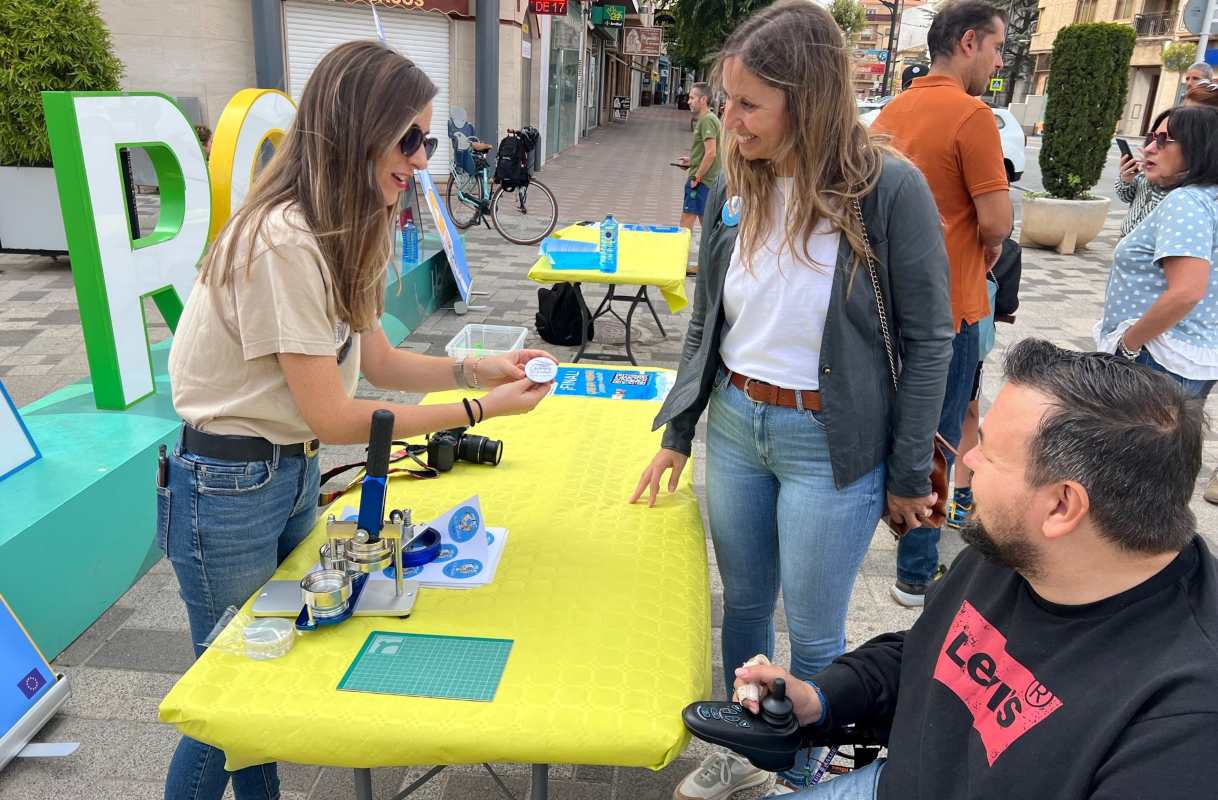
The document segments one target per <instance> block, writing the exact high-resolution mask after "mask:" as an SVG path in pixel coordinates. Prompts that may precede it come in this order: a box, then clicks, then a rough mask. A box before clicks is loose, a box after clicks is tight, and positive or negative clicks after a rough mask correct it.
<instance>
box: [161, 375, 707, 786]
mask: <svg viewBox="0 0 1218 800" xmlns="http://www.w3.org/2000/svg"><path fill="white" fill-rule="evenodd" d="M455 397H456V395H455V393H450V394H442V395H437V396H433V397H431V398H429V401H430V402H444V401H449V402H451V401H452V400H453V399H455ZM655 412H656V405H655V404H654V403H651V402H643V401H614V400H603V399H586V398H565V397H549V398H546V399H545V400H544V401H542V403H541V405H540V406H539V407H538V408H537V410H536V411H534V412H533V413H532V414H528V415H525V416H518V417H506V418H499V419H494V420H489V421H487V422H485V423H483V424H481V425H479V426H478V428H477V432H478V433H479V434H483V435H487V436H491V437H493V438H497V439H503V440H504V455H503V462H502V463H501V464H500V466H498V467H487V466H482V465H473V464H465V463H463V462H458V465H457V467H456V468H455V469H454V470H453V471H452V472H450V473H448V474H446V475H444V476H442V477H440V478H438V479H435V480H415V479H410V478H395V479H393V480H392V481H391V484H390V491H389V507H390V508H400V507H409V508H411V509H412V510H413V512H414V519H415V520H417V521H425V520H427V519H430V518H432V517H433V516H435V515H438V514H440V513H442V512H443V511H444V510H446V509H447V508H449V507H451V506H453V505H454V504H456V503H457V502H459V501H461V500H463V499H465V498H466V497H468V496H470V495H472V494H478V495H480V497H481V501H482V508H483V511H484V513H485V515H486V519H487V524H488V525H491V526H501V527H507V528H508V529H509V530H510V534H509V537H508V543H507V546H506V548H505V550H504V553H503V558H502V561H501V562H500V564H499V568H498V572H497V574H496V576H495V579H494V582H493V583H492V584H490V585H488V586H485V587H482V588H475V589H464V590H462V589H451V590H443V589H429V588H424V589H422V590H421V591H420V595H419V598H418V602H417V603H416V605H415V607H414V613H413V614H412V616H411V617H409V618H408V619H404V620H396V619H390V618H380V617H360V618H352V619H350V620H348V621H346V622H344V623H342V624H341V625H338V626H335V627H332V628H323V629H321V630H318V631H315V632H312V633H306V634H304V635H303V636H301V637H300V638H298V639H297V641H296V645H295V647H294V648H293V650H292V652H291V653H289V654H288V655H287V656H285V657H284V658H281V659H278V660H275V661H262V662H258V661H251V660H248V659H246V658H244V657H241V656H234V655H228V654H224V653H219V652H215V653H213V652H207V653H205V654H204V655H203V657H202V658H201V659H199V661H197V662H196V663H195V664H194V665H193V666H192V667H191V668H190V670H189V671H188V672H187V673H186V674H185V675H184V676H182V678H181V680H179V681H178V683H177V685H176V686H174V688H173V689H172V690H171V691H170V693H169V694H168V695H167V696H166V697H165V699H164V701H162V703H161V707H160V718H161V720H162V721H163V722H167V723H170V724H173V725H175V726H176V727H177V728H178V729H179V730H180V731H181V732H182V733H184V734H186V735H188V736H191V737H194V738H195V739H198V740H200V741H203V742H207V743H209V744H212V745H215V746H216V747H219V748H221V749H223V750H224V751H225V753H226V754H227V757H228V759H227V767H228V768H229V769H239V768H241V767H245V766H249V765H251V764H257V763H262V762H266V761H271V760H285V761H294V762H298V763H304V764H321V765H328V766H341V767H377V766H396V765H413V764H460V763H476V762H479V761H502V762H514V763H575V764H606V765H617V766H645V767H651V768H653V769H659V768H661V767H663V766H665V765H666V764H668V763H669V762H670V761H671V760H672V759H674V758H675V757H676V756H678V755H679V754H680V753H681V751H682V750H683V749H684V747H685V744H686V742H687V736H686V732H685V729H684V726H683V725H682V724H681V717H680V713H681V709H682V708H683V707H684V706H685V705H686V704H688V703H690V702H693V701H694V700H696V699H699V698H702V697H706V696H708V695H709V692H710V689H711V686H710V607H709V588H708V584H707V570H706V546H705V542H704V540H703V534H702V524H701V520H700V517H699V514H698V508H697V502H696V500H695V499H694V496H693V492H692V491H691V488H690V485H689V478H690V475H691V473H692V471H693V470H692V469H690V468H687V469H686V470H685V476H684V477H683V479H682V485H681V488H680V489H679V490H678V492H677V493H676V494H675V495H671V496H669V495H665V497H664V499H663V500H662V501H661V502H660V503H658V504H657V507H656V508H654V509H648V508H646V506H645V505H636V506H631V505H628V504H627V503H626V499H627V498H628V497H629V493H630V491H631V489H632V488H633V486H634V484H635V482H636V481H637V479H638V476H639V473H640V471H641V470H642V468H643V467H644V465H645V464H646V463H647V460H648V459H650V458H651V456H652V455H654V453H655V451H656V449H657V447H658V446H659V434H653V433H651V430H650V429H651V419H652V417H654V416H655ZM358 491H359V490H358V489H356V490H354V491H353V492H352V493H351V494H349V495H347V496H346V497H344V498H342V499H340V500H338V501H337V503H336V504H335V505H336V506H338V507H341V506H342V505H344V504H345V505H356V504H357V503H358ZM323 518H324V517H323ZM323 528H324V525H322V524H319V526H318V527H317V528H316V529H315V530H314V531H313V533H312V535H311V536H310V538H309V539H308V540H306V541H305V542H304V543H303V544H302V545H301V546H300V547H299V548H298V549H297V550H296V551H295V552H294V553H293V554H292V555H291V556H290V557H289V558H288V559H287V560H286V561H285V562H284V563H283V565H282V567H281V568H280V569H279V571H278V572H276V573H275V577H276V578H299V577H300V576H302V575H303V574H304V573H305V572H307V571H308V570H309V569H311V568H312V567H313V566H314V565H315V563H316V561H317V548H318V546H319V545H320V544H321V543H322V541H323V540H324V533H323ZM247 608H248V604H247ZM373 630H386V631H400V632H410V633H432V634H451V635H462V636H488V637H502V638H509V639H513V640H515V644H514V645H513V647H512V652H511V656H510V657H509V658H508V662H507V667H506V670H505V671H504V674H503V680H502V682H501V683H500V685H499V691H498V694H497V696H496V697H495V699H494V701H492V702H490V703H478V702H464V701H454V700H438V699H428V698H415V697H399V696H394V695H378V694H362V693H356V692H340V691H337V690H336V688H335V687H336V686H337V685H338V682H339V680H340V679H341V678H342V676H343V674H344V672H345V671H346V669H347V667H348V666H349V665H350V663H351V661H352V659H353V658H354V657H355V655H356V653H357V652H358V651H359V648H360V645H362V644H363V642H364V640H365V639H366V637H367V635H368V633H369V632H370V631H373Z"/></svg>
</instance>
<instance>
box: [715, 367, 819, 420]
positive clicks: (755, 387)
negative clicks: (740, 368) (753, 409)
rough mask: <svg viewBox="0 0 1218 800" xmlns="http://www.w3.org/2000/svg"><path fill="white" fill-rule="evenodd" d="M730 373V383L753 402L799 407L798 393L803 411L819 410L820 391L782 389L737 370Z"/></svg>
mask: <svg viewBox="0 0 1218 800" xmlns="http://www.w3.org/2000/svg"><path fill="white" fill-rule="evenodd" d="M730 374H731V381H732V385H733V386H735V387H736V388H737V389H739V390H740V391H742V392H744V393H745V395H746V396H747V397H748V398H749V399H750V400H752V401H753V402H754V403H766V404H768V405H771V406H782V407H783V408H799V403H797V402H796V399H795V398H796V395H799V397H800V399H801V400H802V401H803V407H804V410H805V411H820V410H821V403H820V392H814V391H812V390H811V389H802V390H801V389H784V388H782V387H781V386H775V385H774V384H772V383H766V382H765V381H759V380H757V379H756V378H750V377H749V376H747V375H741V374H740V373H739V372H733V373H730Z"/></svg>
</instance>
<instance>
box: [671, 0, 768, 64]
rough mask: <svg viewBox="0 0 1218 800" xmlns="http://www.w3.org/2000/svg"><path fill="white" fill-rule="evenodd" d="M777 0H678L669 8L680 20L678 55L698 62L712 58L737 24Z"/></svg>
mask: <svg viewBox="0 0 1218 800" xmlns="http://www.w3.org/2000/svg"><path fill="white" fill-rule="evenodd" d="M771 2H773V0H675V2H674V3H673V4H672V6H671V7H670V8H669V11H670V12H671V13H672V16H673V19H675V20H676V26H675V27H676V37H675V43H676V48H675V52H674V53H672V54H673V55H674V56H675V57H676V59H677V60H678V61H679V62H680V63H682V64H684V65H686V66H691V67H694V66H698V65H701V64H704V63H706V62H707V61H709V60H710V59H712V58H713V57H714V55H715V53H716V52H718V50H719V48H720V47H722V46H723V42H724V41H726V40H727V37H728V36H729V35H731V32H732V31H734V30H735V29H736V26H737V25H739V24H740V23H741V22H743V21H744V20H745V18H746V17H748V16H749V15H750V14H752V13H753V12H754V11H757V10H759V9H762V8H765V7H766V6H768V5H769V4H770V3H771Z"/></svg>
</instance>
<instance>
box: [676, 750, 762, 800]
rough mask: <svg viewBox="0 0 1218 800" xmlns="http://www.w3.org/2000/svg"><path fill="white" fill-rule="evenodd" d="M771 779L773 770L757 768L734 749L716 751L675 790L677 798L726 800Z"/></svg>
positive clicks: (678, 799) (677, 799)
mask: <svg viewBox="0 0 1218 800" xmlns="http://www.w3.org/2000/svg"><path fill="white" fill-rule="evenodd" d="M769 779H770V773H768V772H766V771H765V770H761V769H757V768H756V767H754V766H753V765H752V764H750V763H749V762H748V761H747V760H746V759H743V758H741V757H740V756H737V755H733V754H732V753H727V752H723V753H714V754H712V755H709V756H707V757H706V759H705V760H704V761H703V762H702V766H700V767H698V768H697V769H696V770H694V771H693V772H691V773H689V774H688V775H686V776H685V780H683V781H681V784H680V785H679V786H678V787H677V788H676V789H674V790H673V792H672V796H673V800H724V798H727V797H729V796H730V795H732V794H734V793H736V792H738V791H740V790H741V789H748V788H749V787H752V786H760V785H761V784H763V783H765V782H766V781H768V780H769Z"/></svg>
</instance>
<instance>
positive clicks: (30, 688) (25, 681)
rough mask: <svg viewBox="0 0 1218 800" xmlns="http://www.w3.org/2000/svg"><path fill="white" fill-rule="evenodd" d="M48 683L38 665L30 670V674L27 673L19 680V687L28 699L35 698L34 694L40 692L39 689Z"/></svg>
mask: <svg viewBox="0 0 1218 800" xmlns="http://www.w3.org/2000/svg"><path fill="white" fill-rule="evenodd" d="M46 685H47V679H46V678H44V677H42V673H41V672H39V671H38V668H37V667H34V668H33V669H32V670H30V674H28V675H26V676H25V677H24V678H22V679H21V680H20V681H18V682H17V688H18V689H20V690H21V693H22V694H23V695H25V699H26V700H33V699H34V695H36V694H38V690H39V689H41V688H42V687H43V686H46Z"/></svg>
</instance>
